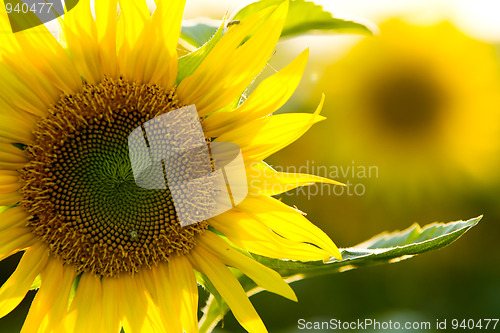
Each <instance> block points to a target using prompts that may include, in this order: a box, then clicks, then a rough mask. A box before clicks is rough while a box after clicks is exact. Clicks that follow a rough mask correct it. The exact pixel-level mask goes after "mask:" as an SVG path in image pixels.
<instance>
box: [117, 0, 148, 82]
mask: <svg viewBox="0 0 500 333" xmlns="http://www.w3.org/2000/svg"><path fill="white" fill-rule="evenodd" d="M118 3H119V5H120V16H119V19H118V30H117V43H118V45H117V47H118V64H119V67H120V73H122V74H123V76H124V77H125V78H127V79H130V80H134V79H136V78H135V69H136V67H137V65H138V64H139V62H138V60H137V57H138V52H137V51H136V52H132V50H133V49H135V50H137V46H138V45H137V44H138V43H139V46H141V42H142V40H141V37H144V35H143V34H144V27H145V25H146V23H147V20H148V18H149V10H148V6H147V4H146V1H143V0H139V1H132V0H120V1H118Z"/></svg>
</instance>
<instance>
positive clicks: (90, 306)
mask: <svg viewBox="0 0 500 333" xmlns="http://www.w3.org/2000/svg"><path fill="white" fill-rule="evenodd" d="M103 310H104V309H103V307H102V287H101V278H100V276H98V275H95V274H92V273H83V274H82V275H81V277H80V282H79V283H78V288H77V289H76V292H75V296H74V298H73V301H72V302H71V305H70V308H69V311H68V314H67V315H66V317H65V318H64V323H63V325H64V328H65V330H66V331H67V332H75V333H80V332H81V333H88V332H99V331H100V330H101V324H102V322H101V321H102V315H103Z"/></svg>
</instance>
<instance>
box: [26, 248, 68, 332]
mask: <svg viewBox="0 0 500 333" xmlns="http://www.w3.org/2000/svg"><path fill="white" fill-rule="evenodd" d="M41 279H42V285H41V287H40V289H39V290H38V291H37V293H36V296H35V298H34V299H33V302H32V303H31V306H30V310H29V312H28V315H27V317H26V319H25V320H24V324H23V328H22V330H21V333H28V332H37V331H38V328H39V327H40V324H41V323H42V320H43V318H44V317H45V316H46V315H47V313H48V312H49V310H50V309H51V308H52V307H53V306H54V303H55V301H56V295H58V294H59V293H60V292H61V286H62V285H63V262H62V261H60V260H58V259H56V258H54V257H49V259H48V261H47V266H45V269H44V270H43V271H42V273H41ZM40 331H41V332H43V330H40Z"/></svg>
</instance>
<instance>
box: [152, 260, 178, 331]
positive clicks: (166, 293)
mask: <svg viewBox="0 0 500 333" xmlns="http://www.w3.org/2000/svg"><path fill="white" fill-rule="evenodd" d="M151 272H152V273H153V277H154V281H155V284H156V287H155V288H156V290H157V295H158V308H159V313H160V316H161V317H162V320H163V324H164V326H165V327H166V328H167V329H168V332H182V327H181V322H180V320H179V318H180V317H179V316H180V311H179V310H180V309H179V308H180V304H179V303H178V302H176V300H175V299H174V295H173V293H174V289H176V288H177V286H175V285H174V284H172V281H170V276H169V275H168V267H167V264H165V263H162V264H159V265H158V266H157V267H154V268H153V269H152V270H151ZM177 301H178V300H177Z"/></svg>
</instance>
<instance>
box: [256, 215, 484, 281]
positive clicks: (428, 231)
mask: <svg viewBox="0 0 500 333" xmlns="http://www.w3.org/2000/svg"><path fill="white" fill-rule="evenodd" d="M481 218H482V216H479V217H477V218H474V219H470V220H468V221H457V222H450V223H432V224H429V225H426V226H425V227H423V228H421V227H420V226H419V225H418V224H417V223H415V224H413V225H412V226H411V227H409V228H407V229H405V230H403V231H395V232H392V233H387V232H385V233H382V234H380V235H378V236H375V237H373V238H371V239H369V240H367V241H366V242H363V243H361V244H358V245H356V246H354V247H350V248H346V249H341V251H340V252H341V254H342V259H343V260H342V261H338V260H336V259H332V260H330V261H328V262H325V263H323V262H321V261H312V262H297V261H284V260H277V259H271V258H266V257H261V256H258V257H257V256H254V257H255V259H256V260H258V261H259V262H261V263H263V264H264V265H266V266H268V267H271V268H273V269H275V270H277V271H278V272H279V273H280V274H281V276H283V277H284V278H290V279H293V280H296V279H297V275H298V274H300V275H301V278H307V277H311V276H316V275H324V274H332V273H337V272H344V271H347V270H350V269H354V268H358V267H363V266H371V265H379V264H385V263H395V262H399V261H402V260H405V259H409V258H411V257H413V256H415V255H418V254H421V253H425V252H428V251H431V250H437V249H440V248H442V247H445V246H447V245H449V244H451V243H453V242H454V241H456V240H457V239H458V238H460V237H461V236H462V235H463V234H464V233H466V232H467V231H468V230H469V229H470V228H472V227H473V226H475V225H476V224H477V223H478V222H479V221H480V220H481Z"/></svg>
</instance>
